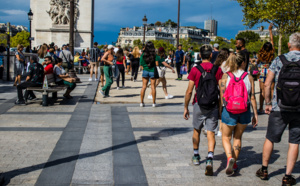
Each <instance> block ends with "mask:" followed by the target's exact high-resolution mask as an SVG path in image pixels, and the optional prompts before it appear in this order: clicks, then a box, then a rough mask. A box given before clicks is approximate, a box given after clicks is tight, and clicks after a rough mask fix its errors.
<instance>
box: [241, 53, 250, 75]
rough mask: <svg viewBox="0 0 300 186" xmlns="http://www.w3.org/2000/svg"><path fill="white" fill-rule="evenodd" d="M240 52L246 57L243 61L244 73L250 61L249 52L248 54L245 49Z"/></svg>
mask: <svg viewBox="0 0 300 186" xmlns="http://www.w3.org/2000/svg"><path fill="white" fill-rule="evenodd" d="M241 52H242V53H244V54H245V56H246V60H245V62H246V67H245V70H244V71H245V72H247V71H248V66H249V61H250V55H249V52H248V50H247V49H244V50H241Z"/></svg>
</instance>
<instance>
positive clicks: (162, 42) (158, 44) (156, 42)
mask: <svg viewBox="0 0 300 186" xmlns="http://www.w3.org/2000/svg"><path fill="white" fill-rule="evenodd" d="M152 42H153V44H154V47H155V48H156V49H159V48H160V47H163V48H164V49H165V51H170V50H175V49H176V48H175V47H174V45H172V44H171V43H170V42H168V41H165V40H152Z"/></svg>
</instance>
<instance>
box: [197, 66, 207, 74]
mask: <svg viewBox="0 0 300 186" xmlns="http://www.w3.org/2000/svg"><path fill="white" fill-rule="evenodd" d="M196 67H197V69H198V70H199V71H200V72H201V74H203V73H205V72H206V71H205V70H204V69H203V67H202V66H201V65H197V66H196Z"/></svg>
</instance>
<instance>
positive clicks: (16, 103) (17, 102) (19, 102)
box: [15, 100, 26, 106]
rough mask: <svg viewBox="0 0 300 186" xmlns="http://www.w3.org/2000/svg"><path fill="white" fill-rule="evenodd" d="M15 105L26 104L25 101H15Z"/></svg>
mask: <svg viewBox="0 0 300 186" xmlns="http://www.w3.org/2000/svg"><path fill="white" fill-rule="evenodd" d="M15 105H23V106H24V105H26V103H25V101H24V100H23V101H20V100H17V101H16V102H15Z"/></svg>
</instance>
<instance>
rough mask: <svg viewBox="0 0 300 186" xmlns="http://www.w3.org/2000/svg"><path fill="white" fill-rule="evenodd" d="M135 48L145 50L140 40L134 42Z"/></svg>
mask: <svg viewBox="0 0 300 186" xmlns="http://www.w3.org/2000/svg"><path fill="white" fill-rule="evenodd" d="M133 46H135V47H136V46H137V47H139V49H142V48H143V42H142V41H141V40H140V39H137V40H134V41H133Z"/></svg>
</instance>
